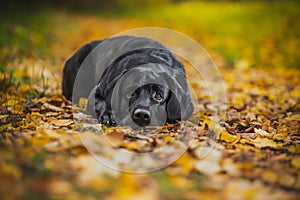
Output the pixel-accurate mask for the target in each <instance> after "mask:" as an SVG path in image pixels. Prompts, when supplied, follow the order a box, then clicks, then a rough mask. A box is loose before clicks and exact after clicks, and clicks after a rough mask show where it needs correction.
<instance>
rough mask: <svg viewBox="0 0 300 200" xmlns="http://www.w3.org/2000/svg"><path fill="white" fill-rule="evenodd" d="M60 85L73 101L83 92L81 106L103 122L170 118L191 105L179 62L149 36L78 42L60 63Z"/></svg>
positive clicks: (135, 122) (152, 121)
mask: <svg viewBox="0 0 300 200" xmlns="http://www.w3.org/2000/svg"><path fill="white" fill-rule="evenodd" d="M62 87H63V88H62V89H63V95H64V96H66V98H67V99H69V100H72V101H73V103H78V100H79V98H80V97H88V105H87V108H86V111H87V112H88V113H89V114H91V115H93V116H95V117H97V119H98V122H99V123H101V124H104V125H107V126H113V125H116V124H119V125H130V126H136V127H144V126H148V125H164V124H165V123H176V122H177V121H179V120H186V119H188V118H189V117H190V116H191V114H192V113H193V110H194V107H193V104H192V101H191V95H190V91H189V88H188V84H187V81H186V75H185V70H184V66H183V65H182V63H180V62H179V61H178V60H177V59H176V58H175V57H174V55H173V54H172V53H171V52H170V50H169V49H168V48H167V47H165V46H164V45H162V44H161V43H159V42H157V41H155V40H152V39H149V38H142V37H133V36H120V37H114V38H109V39H105V40H99V41H93V42H91V43H88V44H86V45H84V46H83V47H81V48H80V49H79V50H78V51H77V52H76V53H75V54H74V55H73V56H72V57H71V58H70V59H69V60H68V61H67V62H66V64H65V66H64V70H63V81H62Z"/></svg>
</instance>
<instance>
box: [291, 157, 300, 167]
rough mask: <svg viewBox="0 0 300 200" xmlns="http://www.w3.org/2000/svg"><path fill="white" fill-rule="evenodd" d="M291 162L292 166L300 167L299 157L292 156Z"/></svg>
mask: <svg viewBox="0 0 300 200" xmlns="http://www.w3.org/2000/svg"><path fill="white" fill-rule="evenodd" d="M291 164H292V165H293V167H296V168H300V158H298V157H297V158H294V159H293V160H292V161H291Z"/></svg>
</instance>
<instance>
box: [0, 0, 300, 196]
mask: <svg viewBox="0 0 300 200" xmlns="http://www.w3.org/2000/svg"><path fill="white" fill-rule="evenodd" d="M298 7H299V5H298V4H297V3H287V4H280V3H274V4H267V3H246V4H239V3H182V4H176V5H166V6H162V7H152V8H143V9H142V8H139V9H128V10H117V11H114V12H112V13H113V14H115V12H119V13H118V15H117V16H118V17H116V16H112V13H109V14H105V15H101V14H98V13H93V14H89V13H77V12H65V11H57V10H56V11H55V12H54V11H53V10H50V11H49V10H45V11H41V12H38V11H35V12H32V13H27V12H22V11H19V12H18V13H19V14H18V15H12V14H9V13H5V12H4V14H3V19H5V20H4V21H3V22H1V26H0V28H1V38H0V43H1V50H0V51H1V54H0V58H1V63H0V64H1V66H0V68H1V77H0V81H1V82H0V85H1V89H0V90H1V99H0V103H1V104H0V113H1V114H0V154H1V156H0V198H1V199H48V198H49V199H82V198H85V199H212V198H216V199H219V198H223V199H299V196H300V156H299V155H300V84H299V79H300V72H299V68H300V62H299V57H300V55H299V51H298V49H299V44H300V37H299V33H300V31H299V27H300V21H299V14H298V13H299V12H298V11H299V9H298ZM4 15H5V16H4ZM143 26H163V27H168V28H173V29H176V30H178V31H181V32H183V33H186V34H188V35H190V36H191V37H193V38H194V39H196V40H197V41H199V42H200V43H201V44H202V45H203V46H204V47H205V48H206V49H207V50H208V52H209V53H210V55H211V56H212V58H213V60H214V61H215V62H216V64H217V65H218V67H219V68H220V71H221V74H222V78H223V80H224V83H225V88H226V98H227V99H226V103H227V104H226V119H225V120H224V121H222V122H220V127H222V128H223V129H222V131H221V132H220V133H219V134H217V135H216V136H215V137H216V138H215V139H212V137H211V132H212V131H213V126H214V123H213V122H212V120H211V119H212V115H213V114H214V112H216V110H215V105H211V104H210V101H209V99H208V96H207V95H206V94H203V91H205V89H203V85H201V84H200V81H198V80H197V79H195V78H193V71H192V70H189V69H187V75H188V78H189V79H190V81H191V82H190V84H191V85H192V86H193V89H194V90H195V91H196V93H197V94H196V95H197V97H198V98H199V103H200V105H202V106H200V108H199V112H198V113H196V114H195V115H194V116H193V118H192V119H191V120H190V121H189V122H186V123H182V124H180V125H178V126H172V125H169V126H166V127H159V128H158V129H154V130H151V131H152V132H151V134H148V135H143V133H142V132H138V131H134V130H131V129H130V128H128V127H117V128H112V129H107V128H105V127H104V128H103V130H102V131H101V134H99V137H100V135H105V136H106V137H107V138H108V139H110V141H111V142H112V143H113V144H114V145H115V148H112V149H111V152H114V154H113V155H111V159H113V160H115V161H116V162H119V163H120V164H125V165H126V163H127V162H132V160H131V158H126V159H122V158H121V159H120V157H118V156H114V155H118V153H120V152H119V150H120V149H128V150H129V151H133V152H148V151H153V150H155V149H157V148H160V147H161V146H165V145H167V144H168V145H174V146H175V147H176V145H177V146H178V148H179V146H180V145H184V144H181V143H180V141H178V140H177V139H178V137H180V136H181V135H183V134H185V133H194V134H195V137H194V140H193V142H192V144H191V145H189V147H188V149H187V151H186V152H185V153H184V154H183V155H182V156H181V157H180V158H179V159H178V160H177V161H175V162H174V163H172V164H171V165H169V166H167V167H166V168H163V169H161V170H158V171H154V172H151V173H142V174H132V173H124V172H119V171H116V170H113V169H110V168H108V167H106V166H104V165H102V164H100V163H99V162H98V161H96V160H95V159H94V157H92V156H91V154H90V153H89V152H88V151H87V149H86V147H85V146H84V145H83V143H82V141H81V138H80V134H82V133H94V132H95V131H96V132H97V131H99V129H98V128H99V126H98V125H97V124H95V125H94V126H93V125H91V126H90V127H84V125H82V124H81V123H80V122H76V123H75V121H74V119H73V117H74V115H73V111H72V105H71V103H70V102H69V101H66V99H65V98H64V97H63V96H61V95H60V94H61V89H60V88H61V84H60V83H61V77H62V74H61V71H62V68H63V64H64V62H65V61H66V59H67V58H68V57H69V56H70V55H71V54H72V53H73V52H74V51H75V50H76V49H77V48H79V47H80V46H81V45H82V44H84V43H86V42H88V41H90V40H93V39H99V38H105V37H110V36H112V35H114V34H116V33H118V32H121V31H124V30H126V29H130V28H136V27H143ZM78 109H80V108H78ZM86 120H90V121H93V120H92V119H90V118H89V117H88V116H86ZM81 125H82V126H81ZM98 133H99V132H98ZM96 136H97V135H96ZM214 141H217V144H215V146H214V147H213V148H209V145H210V144H212V143H214ZM97 144H98V146H100V147H101V148H105V146H101V145H105V144H102V143H101V142H99V143H97ZM179 144H180V145H179ZM203 147H206V148H209V149H212V151H211V152H210V154H209V155H208V156H203V149H204V151H205V148H203ZM106 156H107V155H106ZM147 161H148V162H150V163H151V159H149V160H147ZM147 164H149V163H147Z"/></svg>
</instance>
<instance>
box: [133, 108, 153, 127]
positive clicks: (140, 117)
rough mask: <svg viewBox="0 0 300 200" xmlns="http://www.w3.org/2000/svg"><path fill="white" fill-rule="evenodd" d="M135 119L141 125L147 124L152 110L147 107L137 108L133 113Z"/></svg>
mask: <svg viewBox="0 0 300 200" xmlns="http://www.w3.org/2000/svg"><path fill="white" fill-rule="evenodd" d="M132 119H133V121H134V122H135V123H136V124H138V125H140V126H147V125H148V124H149V123H150V121H151V117H150V112H149V111H148V110H146V109H140V108H138V109H136V110H135V111H134V112H133V115H132Z"/></svg>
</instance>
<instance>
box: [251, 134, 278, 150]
mask: <svg viewBox="0 0 300 200" xmlns="http://www.w3.org/2000/svg"><path fill="white" fill-rule="evenodd" d="M250 143H252V144H253V145H254V146H255V147H257V148H265V147H270V148H276V149H277V148H280V147H282V144H278V143H276V142H274V141H273V140H270V139H268V138H259V137H257V138H256V139H254V140H251V141H250Z"/></svg>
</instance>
